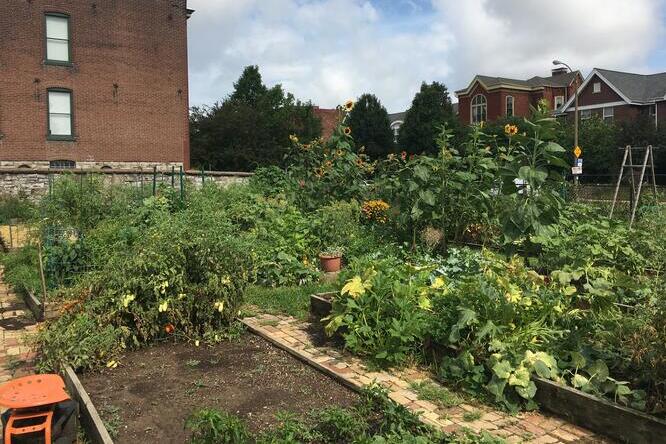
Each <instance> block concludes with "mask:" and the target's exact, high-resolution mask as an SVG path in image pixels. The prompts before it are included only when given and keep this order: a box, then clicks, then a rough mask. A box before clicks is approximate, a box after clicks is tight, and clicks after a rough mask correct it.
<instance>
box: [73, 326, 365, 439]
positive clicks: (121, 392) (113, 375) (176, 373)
mask: <svg viewBox="0 0 666 444" xmlns="http://www.w3.org/2000/svg"><path fill="white" fill-rule="evenodd" d="M80 379H81V382H82V384H83V385H84V387H85V388H86V390H87V391H88V393H89V395H90V397H91V399H92V401H93V402H94V404H95V406H96V407H97V410H98V411H99V412H100V415H101V417H102V419H103V420H104V422H105V424H106V426H107V428H108V429H109V432H110V433H111V434H112V435H115V436H114V440H115V441H116V442H186V441H187V438H188V432H187V431H186V430H185V429H184V424H185V420H186V419H187V418H188V417H189V415H190V414H191V413H192V412H193V411H195V410H197V409H200V408H204V407H214V408H218V409H220V410H224V411H227V412H229V413H232V414H236V415H238V416H240V417H242V418H243V419H244V420H245V421H246V422H247V424H248V426H249V428H250V430H252V431H254V432H258V431H263V430H266V429H268V428H270V427H271V426H273V425H275V424H276V423H277V421H276V418H275V415H276V414H277V413H278V412H281V411H288V412H293V413H296V414H305V413H308V412H310V411H311V410H313V409H318V408H322V407H325V406H329V405H340V406H345V407H346V406H350V405H351V404H353V403H354V401H356V400H357V399H358V397H357V395H356V394H355V393H353V392H352V391H350V390H348V389H346V388H344V387H343V386H342V385H340V384H338V383H336V382H334V381H333V380H331V379H330V378H328V377H326V376H324V375H322V374H320V373H319V372H317V371H316V370H314V369H312V368H310V367H308V366H306V365H304V364H302V363H300V362H299V361H298V360H296V359H294V358H292V357H291V356H289V354H287V353H285V352H283V351H281V350H278V349H276V348H274V347H272V346H271V345H269V344H268V343H266V342H265V341H264V340H262V339H260V338H257V337H254V336H252V335H247V334H246V335H243V336H242V337H241V338H240V340H238V341H229V342H225V343H222V344H219V345H217V346H215V347H212V348H209V347H205V346H201V347H195V346H194V345H192V344H161V345H156V346H153V347H150V348H146V349H143V350H139V351H135V352H131V353H128V354H127V355H126V356H125V357H124V358H123V359H122V361H121V364H120V366H118V367H117V368H115V369H104V370H103V371H101V372H99V373H91V374H84V375H81V376H80Z"/></svg>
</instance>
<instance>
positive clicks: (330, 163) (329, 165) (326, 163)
mask: <svg viewBox="0 0 666 444" xmlns="http://www.w3.org/2000/svg"><path fill="white" fill-rule="evenodd" d="M324 166H325V167H326V168H330V167H332V166H333V162H331V161H330V160H327V161H326V162H324Z"/></svg>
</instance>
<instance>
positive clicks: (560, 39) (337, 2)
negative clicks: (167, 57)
mask: <svg viewBox="0 0 666 444" xmlns="http://www.w3.org/2000/svg"><path fill="white" fill-rule="evenodd" d="M188 6H189V7H190V8H193V9H195V10H196V12H195V14H194V15H193V16H192V18H191V19H190V21H189V48H190V96H191V97H190V101H191V104H192V105H201V104H210V103H213V102H215V101H217V100H221V99H223V98H224V97H225V96H226V95H228V94H229V93H230V92H231V90H232V88H233V82H234V81H235V80H236V79H237V78H238V76H239V75H240V73H241V72H242V70H243V68H244V67H245V66H247V65H251V64H255V65H259V68H260V71H261V73H262V75H263V78H264V82H265V83H267V84H268V85H274V84H276V83H281V84H282V85H283V86H284V87H285V89H286V90H287V91H290V92H292V93H294V95H296V97H298V98H301V99H304V100H312V102H313V103H315V104H318V105H320V106H322V107H333V106H335V105H337V104H339V103H341V102H343V101H344V100H346V99H347V98H354V97H357V96H359V95H360V94H362V93H364V92H371V93H374V94H376V95H377V96H378V97H379V98H380V99H381V100H382V102H383V103H384V105H385V106H386V108H387V109H388V111H389V112H397V111H402V110H404V109H405V108H407V107H409V104H410V103H411V100H412V98H413V96H414V93H415V92H416V91H417V90H418V88H419V86H420V84H421V82H422V81H428V82H430V81H433V80H437V81H440V82H443V83H444V84H446V85H447V87H448V88H449V90H450V91H455V90H457V89H461V88H464V87H466V86H467V84H468V83H469V82H470V80H471V79H472V78H473V76H474V75H475V74H485V75H494V76H503V77H517V78H529V77H531V76H534V75H547V74H548V73H549V71H550V69H551V61H552V60H553V59H554V58H559V59H561V60H564V61H566V62H567V63H568V64H570V65H571V66H572V67H574V69H576V68H578V69H581V70H582V71H583V73H584V75H586V74H587V73H588V72H589V71H590V70H591V69H592V68H594V67H601V68H607V69H618V70H628V71H633V72H642V73H643V72H644V73H648V72H660V71H666V44H665V42H666V0H557V1H554V0H189V2H188Z"/></svg>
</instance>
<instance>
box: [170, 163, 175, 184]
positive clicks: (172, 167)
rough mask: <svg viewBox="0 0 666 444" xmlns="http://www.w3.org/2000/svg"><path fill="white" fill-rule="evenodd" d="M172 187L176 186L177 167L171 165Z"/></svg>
mask: <svg viewBox="0 0 666 444" xmlns="http://www.w3.org/2000/svg"><path fill="white" fill-rule="evenodd" d="M171 188H176V167H174V166H173V165H172V166H171Z"/></svg>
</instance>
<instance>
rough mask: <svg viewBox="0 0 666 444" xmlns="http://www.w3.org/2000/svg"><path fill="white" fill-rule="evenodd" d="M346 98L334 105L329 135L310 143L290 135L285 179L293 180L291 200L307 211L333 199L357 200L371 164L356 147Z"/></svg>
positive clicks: (362, 190) (350, 102)
mask: <svg viewBox="0 0 666 444" xmlns="http://www.w3.org/2000/svg"><path fill="white" fill-rule="evenodd" d="M353 107H354V103H353V102H352V101H351V100H350V101H347V102H346V103H345V104H344V105H341V106H338V107H337V111H338V121H337V124H336V126H335V128H334V130H333V132H332V134H331V135H330V136H329V137H328V139H325V138H321V137H320V138H318V139H315V140H313V141H312V142H311V143H302V142H301V141H300V140H299V139H298V137H296V136H295V135H292V136H290V140H291V149H290V151H289V153H288V154H287V156H286V159H285V160H286V164H287V165H288V167H287V171H288V174H289V178H290V180H291V181H293V183H294V187H293V189H295V190H296V191H295V194H296V195H295V196H293V197H294V201H295V202H296V203H297V204H298V205H300V206H301V207H303V208H304V209H307V210H312V209H316V208H318V207H320V206H322V205H326V204H328V203H331V202H333V201H336V200H352V199H356V200H360V199H361V197H362V195H363V193H364V189H365V184H366V179H367V178H368V176H369V175H370V174H371V173H372V172H373V170H374V168H375V164H374V163H372V162H371V161H370V159H369V157H368V156H367V155H366V154H365V153H364V152H363V149H362V148H361V149H359V150H356V149H355V146H354V138H353V134H352V131H351V128H350V127H349V126H348V124H347V123H348V119H349V112H350V111H351V110H352V109H353Z"/></svg>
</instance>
